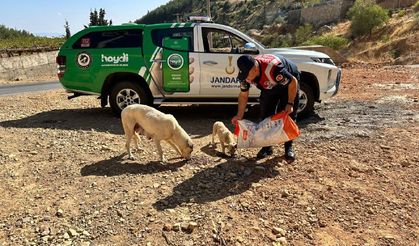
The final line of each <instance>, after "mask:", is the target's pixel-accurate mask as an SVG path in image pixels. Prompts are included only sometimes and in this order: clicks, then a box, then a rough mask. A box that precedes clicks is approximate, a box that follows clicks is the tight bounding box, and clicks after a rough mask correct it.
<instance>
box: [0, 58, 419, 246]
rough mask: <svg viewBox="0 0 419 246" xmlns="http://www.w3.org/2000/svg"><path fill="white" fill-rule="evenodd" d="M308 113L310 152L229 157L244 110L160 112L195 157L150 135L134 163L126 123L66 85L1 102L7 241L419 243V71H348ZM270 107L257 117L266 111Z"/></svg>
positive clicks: (0, 240) (303, 141)
mask: <svg viewBox="0 0 419 246" xmlns="http://www.w3.org/2000/svg"><path fill="white" fill-rule="evenodd" d="M343 74H344V77H343V82H342V86H341V91H340V93H339V94H338V95H337V96H336V97H335V98H333V99H331V100H328V101H327V102H325V103H322V104H320V105H318V106H317V109H316V114H314V115H312V116H311V117H309V118H306V119H304V120H301V121H300V122H299V125H300V127H301V131H302V135H301V137H300V138H299V139H298V140H297V141H296V144H295V147H296V152H297V155H298V160H297V161H295V162H294V163H292V164H289V163H287V162H285V160H284V159H283V149H282V147H281V146H280V147H278V148H276V150H275V152H274V156H272V157H270V158H267V159H263V160H255V159H254V158H253V157H254V156H255V155H256V152H257V150H255V149H250V150H245V151H243V157H242V158H239V159H237V158H228V157H226V156H224V155H222V154H221V153H220V146H217V148H216V149H214V148H213V147H212V146H211V145H209V142H210V140H211V136H210V133H211V129H212V124H213V123H214V122H215V121H217V120H221V121H223V122H224V123H226V125H227V126H229V128H230V129H231V130H232V126H231V124H229V121H230V118H231V117H232V116H233V115H234V114H235V107H233V106H228V107H223V106H200V107H197V106H191V107H161V108H159V109H160V110H161V111H163V112H166V113H172V114H173V115H174V116H175V117H176V118H177V119H178V121H179V123H180V124H181V126H183V128H184V129H185V130H186V131H187V132H188V133H189V134H190V135H191V136H192V138H193V141H194V144H195V150H194V152H193V158H192V159H191V160H189V161H184V160H182V159H180V158H178V157H177V155H176V153H175V152H174V151H173V150H172V149H171V148H170V146H169V145H166V144H163V150H164V152H165V153H166V157H168V159H169V161H168V163H166V164H162V163H159V162H157V154H156V152H155V148H154V145H153V144H152V142H151V141H149V140H146V139H143V141H142V142H141V144H140V146H141V147H142V148H143V149H144V151H142V152H139V153H137V154H136V156H137V159H136V160H128V159H126V155H125V153H124V151H125V150H124V137H123V131H122V127H121V123H120V119H118V118H115V117H113V116H112V114H111V111H110V109H109V108H104V109H102V108H99V106H98V105H99V101H98V100H96V99H95V98H94V97H79V98H76V99H73V100H71V101H69V100H67V98H66V96H67V95H66V93H65V92H64V91H62V90H55V91H48V92H42V93H27V94H22V95H15V96H4V97H1V100H0V107H1V111H0V167H1V168H0V177H1V182H0V190H1V191H2V192H0V203H1V204H3V205H2V206H1V207H0V245H287V244H288V245H418V243H419V237H418V235H419V226H418V224H419V223H418V221H419V218H418V217H419V214H418V206H417V204H418V198H419V179H418V173H419V172H418V171H419V170H418V164H419V154H418V153H419V141H418V139H419V124H418V122H419V103H418V100H419V79H418V69H415V68H403V67H391V68H383V67H379V66H376V67H370V68H369V69H365V68H361V67H346V68H344V70H343ZM257 113H258V111H257V107H254V108H251V109H250V110H249V112H248V114H247V117H248V118H250V119H255V118H256V117H257Z"/></svg>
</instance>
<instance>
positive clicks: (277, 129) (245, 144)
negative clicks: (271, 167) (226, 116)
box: [234, 112, 300, 149]
mask: <svg viewBox="0 0 419 246" xmlns="http://www.w3.org/2000/svg"><path fill="white" fill-rule="evenodd" d="M234 134H235V135H236V136H237V148H240V149H243V148H260V147H265V146H271V145H274V144H280V143H284V142H287V141H290V140H293V139H295V138H297V137H298V136H299V135H300V130H299V129H298V126H297V124H295V122H294V121H293V120H292V119H291V117H290V116H289V115H287V114H286V113H284V112H280V113H277V114H275V115H273V116H271V117H268V118H266V119H264V120H263V121H261V122H260V123H254V122H252V121H249V120H239V121H238V124H237V125H236V129H235V131H234Z"/></svg>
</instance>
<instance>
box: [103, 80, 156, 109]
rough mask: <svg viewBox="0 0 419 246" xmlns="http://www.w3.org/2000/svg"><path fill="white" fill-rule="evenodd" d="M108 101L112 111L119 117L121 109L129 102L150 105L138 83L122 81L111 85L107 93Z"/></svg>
mask: <svg viewBox="0 0 419 246" xmlns="http://www.w3.org/2000/svg"><path fill="white" fill-rule="evenodd" d="M109 103H110V105H111V109H112V112H113V113H114V114H115V115H116V116H117V117H120V116H121V112H122V110H123V109H124V108H125V107H126V106H128V105H131V104H146V105H150V98H149V96H148V95H147V93H146V91H145V90H144V89H143V88H142V87H141V86H140V85H138V84H135V83H133V82H127V81H124V82H119V83H117V84H115V85H114V86H113V87H112V89H111V92H110V95H109Z"/></svg>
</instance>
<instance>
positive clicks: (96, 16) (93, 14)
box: [85, 8, 112, 27]
mask: <svg viewBox="0 0 419 246" xmlns="http://www.w3.org/2000/svg"><path fill="white" fill-rule="evenodd" d="M105 15H106V11H105V10H104V9H102V8H100V9H99V12H97V10H96V9H95V10H93V11H92V10H90V15H89V19H90V23H89V26H110V25H112V20H107V19H105ZM85 27H86V26H85Z"/></svg>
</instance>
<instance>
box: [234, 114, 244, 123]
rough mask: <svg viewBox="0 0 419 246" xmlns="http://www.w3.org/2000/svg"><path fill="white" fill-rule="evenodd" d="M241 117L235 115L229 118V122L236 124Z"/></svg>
mask: <svg viewBox="0 0 419 246" xmlns="http://www.w3.org/2000/svg"><path fill="white" fill-rule="evenodd" d="M241 119H243V117H240V116H238V115H236V116H234V117H233V118H232V119H231V124H233V125H237V121H238V120H241Z"/></svg>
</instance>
